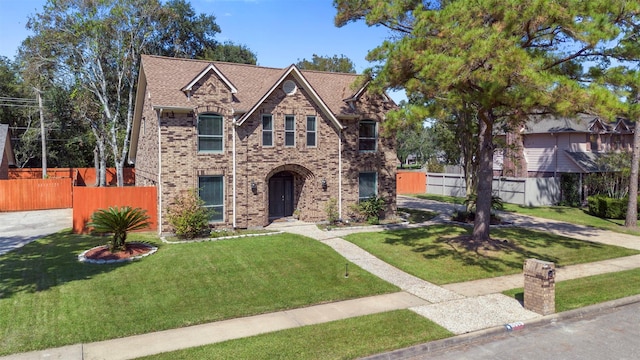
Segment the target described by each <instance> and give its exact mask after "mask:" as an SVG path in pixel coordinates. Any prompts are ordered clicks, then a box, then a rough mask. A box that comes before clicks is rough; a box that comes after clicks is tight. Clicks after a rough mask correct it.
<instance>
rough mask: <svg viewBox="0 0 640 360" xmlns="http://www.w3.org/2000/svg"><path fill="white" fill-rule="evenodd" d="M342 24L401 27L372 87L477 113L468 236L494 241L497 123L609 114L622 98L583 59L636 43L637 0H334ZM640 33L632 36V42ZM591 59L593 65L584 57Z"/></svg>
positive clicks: (380, 56) (379, 55) (386, 47)
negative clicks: (592, 76)
mask: <svg viewBox="0 0 640 360" xmlns="http://www.w3.org/2000/svg"><path fill="white" fill-rule="evenodd" d="M334 5H335V6H336V8H337V10H338V14H337V16H336V25H338V26H342V25H344V24H346V23H347V22H350V21H356V20H360V19H364V20H365V21H366V23H367V24H368V25H372V26H373V25H382V26H386V27H388V28H390V29H392V30H393V31H395V33H396V34H397V35H398V36H396V38H395V39H392V40H387V41H385V42H384V43H383V44H382V45H380V46H379V47H378V48H376V49H374V50H372V51H371V52H370V53H369V55H368V59H369V60H372V61H379V62H381V63H382V64H381V65H379V66H376V67H374V68H373V69H372V70H371V71H370V72H371V75H372V77H373V82H372V84H374V86H377V87H379V88H384V87H391V88H400V87H402V88H404V89H405V90H406V92H407V94H413V93H417V94H421V95H422V96H424V98H425V99H429V102H427V103H425V104H424V106H425V107H426V108H430V109H432V111H438V109H447V108H459V107H460V106H462V105H463V104H464V105H465V106H470V107H471V108H473V109H474V111H475V112H476V116H477V133H476V134H475V136H477V139H478V152H477V153H478V171H477V174H476V175H477V181H478V183H477V205H476V207H477V213H476V218H475V223H474V228H473V233H472V236H471V239H472V240H474V241H486V240H488V239H489V221H490V210H491V196H492V188H491V186H492V178H493V176H492V175H493V174H492V165H493V151H494V144H493V131H494V129H496V126H498V125H501V124H507V125H508V127H510V128H518V125H519V124H522V123H523V122H524V121H525V119H526V118H527V116H528V115H530V114H540V113H550V114H560V115H565V116H566V115H571V114H573V113H575V112H577V111H586V112H596V113H599V114H600V115H601V116H604V117H612V116H613V115H614V114H615V113H616V112H618V111H620V108H621V104H620V100H619V99H618V98H617V97H615V96H614V95H613V94H612V93H611V92H610V91H609V90H608V89H607V88H606V87H605V86H601V85H599V84H597V83H588V82H585V81H586V80H588V79H586V78H585V73H584V71H582V69H583V67H582V64H586V63H587V61H594V60H601V61H605V62H606V61H609V60H611V59H612V57H613V56H614V55H615V54H616V53H620V52H621V49H622V48H623V46H622V45H621V44H622V43H624V42H629V41H637V38H638V29H639V28H640V26H638V20H639V19H638V14H639V12H640V3H638V2H629V1H624V0H592V1H582V0H538V1H503V0H473V1H467V0H465V1H462V0H457V1H441V2H433V3H432V2H427V1H420V0H390V1H383V0H334ZM634 39H635V40H634ZM585 66H588V65H585Z"/></svg>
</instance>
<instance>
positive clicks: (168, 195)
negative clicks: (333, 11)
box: [129, 55, 398, 231]
mask: <svg viewBox="0 0 640 360" xmlns="http://www.w3.org/2000/svg"><path fill="white" fill-rule="evenodd" d="M357 81H358V76H357V75H355V74H344V73H329V72H319V71H305V70H301V69H299V68H297V67H296V66H295V65H291V66H289V67H287V68H284V69H279V68H267V67H260V66H253V65H245V64H233V63H224V62H211V61H202V60H187V59H176V58H167V57H159V56H146V55H145V56H142V60H141V67H140V78H139V82H138V88H137V94H136V107H135V113H134V126H133V131H132V139H131V147H130V151H129V160H130V162H131V163H134V164H135V169H136V185H142V186H150V185H151V186H157V187H158V209H159V214H158V223H159V224H160V226H159V227H160V230H161V231H169V230H170V227H169V224H168V221H167V210H168V209H169V208H170V206H171V204H172V203H173V201H174V200H175V199H176V197H177V196H178V195H179V194H180V193H182V192H184V191H186V190H188V189H192V188H198V189H199V192H200V196H201V197H202V198H203V200H204V201H205V203H206V206H208V207H211V208H212V209H214V210H215V218H214V219H213V220H214V222H213V225H214V226H220V227H234V228H236V227H237V228H249V227H261V226H265V225H267V224H269V222H270V221H273V220H274V219H278V218H282V217H287V216H291V215H293V214H294V213H295V214H296V215H298V216H299V217H300V219H301V220H304V221H313V222H315V221H321V220H325V219H326V212H325V208H326V205H327V204H328V203H329V202H330V201H332V199H333V200H334V201H335V202H336V207H337V210H338V211H339V213H340V216H342V217H346V215H347V212H348V210H349V206H350V205H351V204H355V203H357V202H358V201H359V199H363V198H367V197H369V196H371V195H379V196H383V197H384V198H385V199H386V201H387V209H386V213H387V214H391V213H393V212H394V211H395V206H396V205H395V203H396V193H395V188H396V166H397V165H398V160H397V156H396V153H395V139H394V137H393V136H390V137H385V136H382V132H381V128H382V126H383V122H384V120H385V114H386V113H387V111H389V110H391V109H393V108H396V105H395V103H394V102H393V101H392V100H391V99H389V98H388V97H387V96H386V95H380V94H374V93H371V92H369V91H367V86H366V84H365V85H364V86H357V84H358V82H357Z"/></svg>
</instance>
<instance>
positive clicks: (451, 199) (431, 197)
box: [416, 194, 466, 205]
mask: <svg viewBox="0 0 640 360" xmlns="http://www.w3.org/2000/svg"><path fill="white" fill-rule="evenodd" d="M416 197H417V198H418V199H425V200H433V201H440V202H445V203H449V204H458V205H464V201H465V200H466V198H463V197H455V196H446V195H435V194H418V195H416Z"/></svg>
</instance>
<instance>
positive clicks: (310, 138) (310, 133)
mask: <svg viewBox="0 0 640 360" xmlns="http://www.w3.org/2000/svg"><path fill="white" fill-rule="evenodd" d="M307 146H308V147H315V146H316V117H315V116H307Z"/></svg>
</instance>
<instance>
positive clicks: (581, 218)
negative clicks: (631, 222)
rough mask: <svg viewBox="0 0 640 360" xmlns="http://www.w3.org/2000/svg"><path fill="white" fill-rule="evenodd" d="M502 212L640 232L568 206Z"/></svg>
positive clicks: (508, 207) (436, 198) (512, 207)
mask: <svg viewBox="0 0 640 360" xmlns="http://www.w3.org/2000/svg"><path fill="white" fill-rule="evenodd" d="M416 197H417V198H419V199H427V200H434V201H440V202H446V203H450V204H458V205H463V204H464V200H465V198H462V197H453V196H443V195H433V194H420V195H416ZM504 211H510V212H515V213H519V214H523V215H529V216H535V217H539V218H543V219H550V220H557V221H564V222H567V223H570V224H576V225H584V226H591V227H594V228H597V229H603V230H610V231H615V232H619V233H623V234H631V235H636V236H640V231H638V230H631V229H627V228H625V227H624V220H618V219H602V218H599V217H597V216H593V215H590V214H588V213H587V212H586V211H585V210H583V209H580V208H573V207H568V206H535V207H534V206H522V205H516V204H508V203H504Z"/></svg>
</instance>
